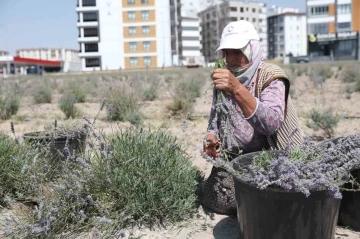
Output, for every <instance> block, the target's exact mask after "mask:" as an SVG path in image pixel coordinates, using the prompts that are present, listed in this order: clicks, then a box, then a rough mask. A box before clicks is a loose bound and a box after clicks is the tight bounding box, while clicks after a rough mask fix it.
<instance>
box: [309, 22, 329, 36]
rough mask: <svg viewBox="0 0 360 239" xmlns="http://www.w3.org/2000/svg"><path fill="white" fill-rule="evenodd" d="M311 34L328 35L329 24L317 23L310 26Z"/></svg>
mask: <svg viewBox="0 0 360 239" xmlns="http://www.w3.org/2000/svg"><path fill="white" fill-rule="evenodd" d="M310 33H313V34H326V33H329V24H328V23H315V24H311V25H310Z"/></svg>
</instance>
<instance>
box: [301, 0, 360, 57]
mask: <svg viewBox="0 0 360 239" xmlns="http://www.w3.org/2000/svg"><path fill="white" fill-rule="evenodd" d="M306 5H307V31H308V44H309V46H308V48H309V56H310V60H312V61H329V60H359V30H360V0H307V2H306Z"/></svg>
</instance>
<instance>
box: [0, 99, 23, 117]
mask: <svg viewBox="0 0 360 239" xmlns="http://www.w3.org/2000/svg"><path fill="white" fill-rule="evenodd" d="M20 100H21V97H20V96H19V95H18V94H14V93H11V92H7V93H6V94H5V95H3V96H0V111H1V112H0V113H1V115H0V117H1V119H5V120H6V119H9V118H10V116H12V115H15V114H16V113H17V112H18V110H19V107H20Z"/></svg>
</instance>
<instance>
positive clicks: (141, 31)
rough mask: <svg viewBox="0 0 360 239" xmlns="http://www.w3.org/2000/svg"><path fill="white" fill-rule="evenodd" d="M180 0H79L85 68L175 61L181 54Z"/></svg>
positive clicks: (87, 69)
mask: <svg viewBox="0 0 360 239" xmlns="http://www.w3.org/2000/svg"><path fill="white" fill-rule="evenodd" d="M179 2H180V0H170V1H156V0H108V1H100V0H78V5H77V8H76V11H77V13H78V23H77V27H78V29H79V38H78V42H79V45H80V46H79V51H80V58H81V60H82V69H83V70H84V71H92V70H116V69H117V70H118V69H136V68H149V67H150V68H151V67H167V66H172V65H173V55H176V56H175V57H174V58H175V59H177V58H179V57H180V56H178V55H179V48H180V44H179V35H180V34H179V32H178V30H179V29H180V26H179V22H180V19H178V18H177V14H178V13H180V10H178V5H180V4H179Z"/></svg>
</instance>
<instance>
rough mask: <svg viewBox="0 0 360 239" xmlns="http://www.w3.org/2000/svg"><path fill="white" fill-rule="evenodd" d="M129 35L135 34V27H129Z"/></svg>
mask: <svg viewBox="0 0 360 239" xmlns="http://www.w3.org/2000/svg"><path fill="white" fill-rule="evenodd" d="M129 35H132V36H133V35H136V27H129Z"/></svg>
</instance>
